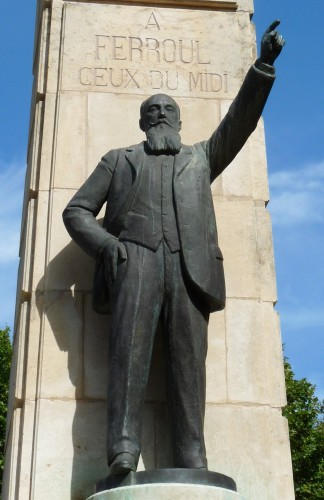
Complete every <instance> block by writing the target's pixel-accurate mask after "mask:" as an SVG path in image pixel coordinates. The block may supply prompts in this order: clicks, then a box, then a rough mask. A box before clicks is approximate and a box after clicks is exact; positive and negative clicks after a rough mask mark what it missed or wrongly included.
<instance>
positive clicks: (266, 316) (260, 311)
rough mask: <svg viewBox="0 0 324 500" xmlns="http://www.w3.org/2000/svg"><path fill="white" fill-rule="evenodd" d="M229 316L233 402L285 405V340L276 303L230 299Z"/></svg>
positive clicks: (231, 396)
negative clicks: (281, 331)
mask: <svg viewBox="0 0 324 500" xmlns="http://www.w3.org/2000/svg"><path fill="white" fill-rule="evenodd" d="M225 314H226V345H227V383H228V400H229V402H230V403H238V402H239V403H254V404H268V405H272V406H279V407H281V406H284V404H285V392H284V377H283V372H282V362H283V361H282V355H280V351H281V338H280V333H279V331H278V319H277V314H276V312H275V311H274V310H273V305H272V303H269V302H259V301H256V300H239V299H228V300H227V305H226V311H225Z"/></svg>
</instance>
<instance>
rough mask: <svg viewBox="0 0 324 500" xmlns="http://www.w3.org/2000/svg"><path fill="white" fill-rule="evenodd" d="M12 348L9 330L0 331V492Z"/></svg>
mask: <svg viewBox="0 0 324 500" xmlns="http://www.w3.org/2000/svg"><path fill="white" fill-rule="evenodd" d="M11 355H12V347H11V343H10V338H9V328H8V327H6V328H5V329H4V330H1V329H0V491H1V486H2V472H3V465H4V446H5V437H6V417H7V403H8V388H9V376H10V365H11Z"/></svg>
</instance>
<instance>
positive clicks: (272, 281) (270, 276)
mask: <svg viewBox="0 0 324 500" xmlns="http://www.w3.org/2000/svg"><path fill="white" fill-rule="evenodd" d="M255 216H256V231H257V239H256V243H257V254H258V264H259V276H260V296H261V298H262V300H266V301H271V302H273V303H275V302H276V301H277V287H276V275H275V265H274V255H273V240H272V228H271V220H270V215H269V212H268V211H267V210H266V209H265V206H264V205H263V204H260V205H256V208H255Z"/></svg>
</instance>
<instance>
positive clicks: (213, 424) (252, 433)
mask: <svg viewBox="0 0 324 500" xmlns="http://www.w3.org/2000/svg"><path fill="white" fill-rule="evenodd" d="M285 430H286V423H285V419H284V418H283V417H282V416H281V412H280V410H278V409H271V408H269V407H267V406H258V407H257V406H240V405H231V406H229V405H210V404H208V405H207V407H206V419H205V436H206V445H207V457H208V466H209V469H210V470H214V471H216V472H220V473H222V474H225V475H227V476H230V477H232V478H233V479H234V481H235V482H236V485H237V491H238V493H239V494H240V495H242V497H243V498H246V499H249V500H260V498H262V500H273V499H274V498H284V499H285V500H293V499H294V492H293V488H292V484H291V481H287V483H286V485H285V486H284V490H283V491H284V494H283V495H282V496H278V495H277V482H278V479H279V483H280V477H281V478H282V479H284V478H285V477H287V475H289V474H291V467H290V465H289V458H288V457H289V453H288V452H289V450H287V449H283V448H282V437H283V433H284V432H285ZM285 442H286V443H287V442H288V439H287V436H285ZM276 450H282V452H283V453H285V458H283V460H282V462H281V464H280V465H282V468H278V464H277V462H276V460H277V451H276ZM279 453H280V452H279Z"/></svg>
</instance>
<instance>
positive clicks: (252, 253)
mask: <svg viewBox="0 0 324 500" xmlns="http://www.w3.org/2000/svg"><path fill="white" fill-rule="evenodd" d="M214 206H215V212H216V218H217V227H218V235H219V245H220V247H221V249H222V252H223V255H224V269H225V279H226V294H227V297H229V298H231V297H242V298H259V297H260V283H259V264H258V254H257V244H256V234H255V231H256V227H255V208H254V203H253V201H252V200H240V201H236V200H231V201H229V200H227V201H221V200H217V201H216V200H215V202H214Z"/></svg>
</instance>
